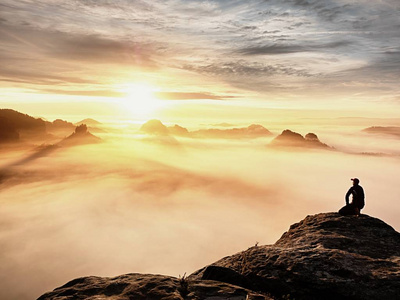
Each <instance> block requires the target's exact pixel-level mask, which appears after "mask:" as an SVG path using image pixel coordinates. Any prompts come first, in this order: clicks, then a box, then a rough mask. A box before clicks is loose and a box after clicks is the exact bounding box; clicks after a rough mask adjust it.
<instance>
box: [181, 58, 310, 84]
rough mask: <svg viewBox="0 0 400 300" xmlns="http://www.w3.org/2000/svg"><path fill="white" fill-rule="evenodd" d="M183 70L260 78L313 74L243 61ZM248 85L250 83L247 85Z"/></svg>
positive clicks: (279, 66) (278, 65) (190, 67)
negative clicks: (278, 75)
mask: <svg viewBox="0 0 400 300" xmlns="http://www.w3.org/2000/svg"><path fill="white" fill-rule="evenodd" d="M184 69H186V70H189V71H195V72H198V73H201V74H207V75H212V76H222V77H225V76H238V77H246V76H249V77H253V76H257V77H258V76H261V77H268V76H273V75H277V74H280V75H290V76H299V77H310V76H313V74H311V73H309V71H307V70H305V69H297V68H294V67H290V66H285V65H281V64H275V65H268V64H264V63H258V62H247V61H245V60H239V61H232V62H225V63H212V64H208V65H198V66H195V65H186V66H184ZM249 84H250V83H249Z"/></svg>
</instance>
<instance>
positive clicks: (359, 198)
mask: <svg viewBox="0 0 400 300" xmlns="http://www.w3.org/2000/svg"><path fill="white" fill-rule="evenodd" d="M350 195H353V201H352V203H353V204H354V205H356V206H357V207H358V208H359V209H361V208H363V207H364V203H365V202H364V198H365V196H364V190H363V188H362V187H361V186H360V185H353V186H352V187H351V188H350V189H349V191H348V192H347V193H346V204H349V197H350Z"/></svg>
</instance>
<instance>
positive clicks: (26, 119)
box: [0, 109, 46, 142]
mask: <svg viewBox="0 0 400 300" xmlns="http://www.w3.org/2000/svg"><path fill="white" fill-rule="evenodd" d="M45 133H46V125H45V122H44V121H43V120H42V119H36V118H33V117H31V116H29V115H27V114H22V113H20V112H17V111H15V110H12V109H0V142H15V141H18V140H19V138H20V136H21V135H41V134H45Z"/></svg>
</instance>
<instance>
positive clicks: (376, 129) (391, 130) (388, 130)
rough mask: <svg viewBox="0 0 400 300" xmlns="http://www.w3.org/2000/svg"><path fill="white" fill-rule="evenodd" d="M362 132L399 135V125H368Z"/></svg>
mask: <svg viewBox="0 0 400 300" xmlns="http://www.w3.org/2000/svg"><path fill="white" fill-rule="evenodd" d="M362 131H363V132H366V133H372V134H385V135H391V136H395V137H400V127H396V126H386V127H384V126H372V127H368V128H365V129H363V130H362Z"/></svg>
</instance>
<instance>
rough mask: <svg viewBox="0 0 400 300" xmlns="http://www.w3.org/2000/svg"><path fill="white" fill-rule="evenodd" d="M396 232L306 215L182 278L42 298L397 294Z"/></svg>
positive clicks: (87, 281)
mask: <svg viewBox="0 0 400 300" xmlns="http://www.w3.org/2000/svg"><path fill="white" fill-rule="evenodd" d="M399 290H400V233H398V232H396V231H395V230H394V229H393V228H392V227H390V226H389V225H387V224H386V223H384V222H383V221H381V220H379V219H376V218H373V217H370V216H367V215H361V216H360V217H355V216H347V217H343V216H340V215H339V214H337V213H322V214H317V215H313V216H307V217H306V218H305V219H304V220H302V221H300V222H299V223H296V224H293V225H292V226H290V229H289V230H288V231H287V232H285V233H284V234H283V235H282V237H281V238H280V239H279V240H278V241H277V242H276V243H275V244H273V245H268V246H254V247H251V248H249V249H247V250H245V251H242V252H239V253H237V254H234V255H232V256H228V257H225V258H223V259H221V260H219V261H217V262H215V263H213V264H211V265H209V266H206V267H204V268H202V269H200V270H198V271H196V272H194V273H193V274H192V275H190V276H189V277H188V278H183V279H182V278H181V279H178V278H174V277H169V276H161V275H149V274H146V275H141V274H126V275H122V276H118V277H114V278H102V277H84V278H79V279H75V280H73V281H71V282H69V283H67V284H65V285H64V286H62V287H60V288H57V289H55V290H54V291H53V292H49V293H46V294H44V295H43V296H41V297H40V298H39V299H40V300H49V299H53V300H61V299H65V297H69V299H85V298H88V297H93V298H95V297H97V298H102V299H116V298H118V299H120V300H123V299H182V300H183V299H190V300H192V299H193V300H194V299H233V298H234V299H237V300H239V299H240V300H246V299H247V300H249V299H260V300H261V299H267V300H268V299H299V300H301V299H311V300H313V299H328V300H331V299H332V300H333V299H335V300H336V299H397V298H398V295H399V294H398V291H399Z"/></svg>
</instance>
